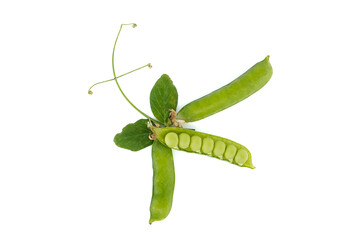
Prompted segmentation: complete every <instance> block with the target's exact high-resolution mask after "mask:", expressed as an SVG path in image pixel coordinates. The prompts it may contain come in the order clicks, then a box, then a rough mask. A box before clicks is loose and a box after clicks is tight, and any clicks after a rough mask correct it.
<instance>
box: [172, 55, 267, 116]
mask: <svg viewBox="0 0 360 240" xmlns="http://www.w3.org/2000/svg"><path fill="white" fill-rule="evenodd" d="M272 72H273V70H272V67H271V65H270V62H269V56H267V57H266V58H265V59H264V60H263V61H261V62H258V63H256V64H255V65H254V66H252V67H251V68H250V69H249V70H247V71H246V72H245V73H244V74H242V75H241V76H239V77H238V78H236V79H235V80H234V81H232V82H230V83H229V84H227V85H225V86H223V87H222V88H219V89H217V90H215V91H213V92H211V93H209V94H207V95H205V96H203V97H201V98H199V99H197V100H194V101H192V102H191V103H189V104H187V105H185V106H184V107H183V108H182V109H181V110H180V111H179V112H178V113H177V116H176V119H177V120H182V121H185V122H195V121H198V120H201V119H203V118H206V117H208V116H210V115H213V114H215V113H217V112H220V111H222V110H224V109H226V108H228V107H231V106H233V105H234V104H236V103H238V102H240V101H242V100H244V99H245V98H247V97H249V96H250V95H252V94H254V93H255V92H257V91H258V90H259V89H261V88H262V87H263V86H264V85H265V84H266V83H267V82H268V81H269V80H270V78H271V76H272Z"/></svg>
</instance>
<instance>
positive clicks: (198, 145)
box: [190, 136, 202, 152]
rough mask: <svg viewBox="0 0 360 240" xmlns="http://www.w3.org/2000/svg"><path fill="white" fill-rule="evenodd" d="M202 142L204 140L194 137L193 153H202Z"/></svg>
mask: <svg viewBox="0 0 360 240" xmlns="http://www.w3.org/2000/svg"><path fill="white" fill-rule="evenodd" d="M201 142H202V140H201V138H200V137H199V136H192V137H191V143H190V148H191V150H192V151H193V152H200V148H201Z"/></svg>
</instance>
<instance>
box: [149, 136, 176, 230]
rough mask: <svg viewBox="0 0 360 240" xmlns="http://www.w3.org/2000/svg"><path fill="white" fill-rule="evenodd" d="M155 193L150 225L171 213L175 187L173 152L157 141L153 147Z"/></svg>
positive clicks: (152, 201)
mask: <svg viewBox="0 0 360 240" xmlns="http://www.w3.org/2000/svg"><path fill="white" fill-rule="evenodd" d="M151 155H152V164H153V191H152V198H151V204H150V220H149V223H150V224H151V223H153V222H154V221H160V220H163V219H165V218H166V217H167V216H168V214H169V213H170V210H171V206H172V201H173V194H174V187H175V169H174V160H173V155H172V150H171V149H170V148H168V147H167V146H165V145H163V144H162V143H161V142H159V141H157V140H155V141H154V143H153V145H152V152H151Z"/></svg>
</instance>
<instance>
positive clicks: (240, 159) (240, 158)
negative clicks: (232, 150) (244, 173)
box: [235, 149, 248, 166]
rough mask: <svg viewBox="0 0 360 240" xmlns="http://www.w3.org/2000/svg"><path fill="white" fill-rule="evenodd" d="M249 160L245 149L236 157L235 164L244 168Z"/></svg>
mask: <svg viewBox="0 0 360 240" xmlns="http://www.w3.org/2000/svg"><path fill="white" fill-rule="evenodd" d="M247 159H248V154H247V152H246V151H245V150H244V149H240V150H239V151H238V152H237V153H236V156H235V162H236V163H237V164H239V165H240V166H242V165H243V164H244V163H245V162H246V160H247Z"/></svg>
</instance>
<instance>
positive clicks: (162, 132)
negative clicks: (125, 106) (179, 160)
mask: <svg viewBox="0 0 360 240" xmlns="http://www.w3.org/2000/svg"><path fill="white" fill-rule="evenodd" d="M152 130H153V131H154V133H155V135H156V139H157V140H159V141H160V142H161V143H162V144H164V145H165V146H167V144H166V142H165V137H166V135H167V134H168V133H176V134H177V135H178V136H180V134H182V133H186V134H188V135H189V136H190V138H191V139H192V138H193V137H200V138H201V139H202V142H203V140H204V139H208V138H210V139H212V140H213V142H214V143H215V145H216V143H217V142H218V141H219V142H223V143H225V145H226V146H227V147H229V146H235V148H236V152H235V153H234V156H233V159H230V160H229V159H226V158H225V157H224V155H225V152H226V150H224V153H223V155H222V156H218V155H215V154H214V151H212V152H211V153H210V154H209V153H204V152H203V151H202V147H200V149H199V150H198V151H193V150H192V149H191V144H190V146H189V147H187V148H185V149H183V148H179V145H180V144H179V145H178V146H177V147H172V148H173V149H175V150H181V151H186V152H191V153H198V154H202V155H206V156H210V157H214V158H218V159H221V160H225V161H228V162H231V163H233V164H235V165H238V166H241V167H248V168H251V169H254V168H255V167H254V165H253V164H252V157H251V153H250V151H249V150H248V149H247V148H246V147H244V146H243V145H241V144H239V143H237V142H234V141H231V140H229V139H226V138H222V137H218V136H215V135H211V134H207V133H202V132H198V131H195V130H191V129H185V128H177V127H165V128H153V129H152ZM239 150H244V151H245V152H246V153H247V156H248V158H247V160H246V161H245V163H243V164H242V165H239V164H238V163H237V162H236V161H234V158H235V155H236V153H237V151H239Z"/></svg>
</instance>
